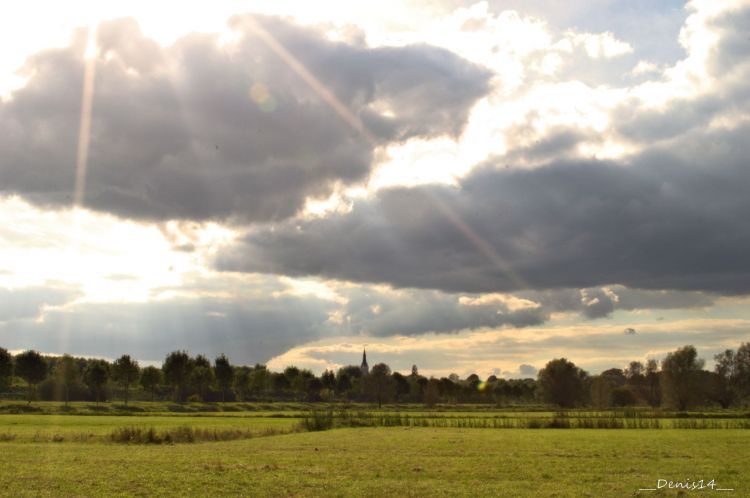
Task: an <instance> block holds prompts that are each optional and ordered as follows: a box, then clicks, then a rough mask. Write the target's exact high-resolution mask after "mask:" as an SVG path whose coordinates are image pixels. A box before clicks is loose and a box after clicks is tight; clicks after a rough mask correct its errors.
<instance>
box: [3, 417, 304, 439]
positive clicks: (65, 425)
mask: <svg viewBox="0 0 750 498" xmlns="http://www.w3.org/2000/svg"><path fill="white" fill-rule="evenodd" d="M298 424H299V419H297V418H287V417H283V418H281V417H225V416H174V415H171V414H151V415H138V416H120V415H110V416H98V417H97V416H90V415H37V414H33V415H28V414H27V415H0V440H2V437H3V435H5V436H12V437H13V438H14V439H15V440H16V441H17V442H23V443H29V442H32V443H33V442H41V441H50V440H53V438H56V439H57V440H67V441H91V442H95V441H101V440H104V439H107V438H108V437H109V436H110V434H111V433H112V432H113V431H115V430H117V429H122V428H132V429H141V430H148V429H154V430H155V431H160V432H165V431H169V430H172V429H176V428H178V427H184V426H189V427H190V428H192V429H201V430H219V431H222V430H224V431H226V430H235V431H247V432H251V433H256V434H260V433H262V432H264V431H269V430H273V431H279V432H283V431H289V430H292V429H294V428H296V427H297V426H298Z"/></svg>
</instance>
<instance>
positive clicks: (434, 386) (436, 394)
mask: <svg viewBox="0 0 750 498" xmlns="http://www.w3.org/2000/svg"><path fill="white" fill-rule="evenodd" d="M439 400H440V381H439V380H437V379H435V378H430V380H428V381H427V387H425V390H424V402H425V404H426V405H427V406H429V407H430V408H432V407H434V406H435V405H437V403H438V401H439Z"/></svg>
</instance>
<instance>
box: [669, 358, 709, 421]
mask: <svg viewBox="0 0 750 498" xmlns="http://www.w3.org/2000/svg"><path fill="white" fill-rule="evenodd" d="M703 364H704V362H703V360H701V359H698V353H697V351H696V350H695V347H693V346H685V347H682V348H680V349H678V350H677V351H673V352H671V353H668V354H667V357H666V358H664V359H663V360H662V362H661V391H662V396H663V399H665V400H666V401H668V403H669V404H670V405H672V406H674V407H675V408H677V409H679V410H686V409H687V408H688V407H689V406H690V405H691V404H692V403H694V402H695V401H698V400H700V399H702V395H703V393H702V392H700V391H701V389H702V386H701V382H700V380H701V375H700V373H701V371H702V370H703Z"/></svg>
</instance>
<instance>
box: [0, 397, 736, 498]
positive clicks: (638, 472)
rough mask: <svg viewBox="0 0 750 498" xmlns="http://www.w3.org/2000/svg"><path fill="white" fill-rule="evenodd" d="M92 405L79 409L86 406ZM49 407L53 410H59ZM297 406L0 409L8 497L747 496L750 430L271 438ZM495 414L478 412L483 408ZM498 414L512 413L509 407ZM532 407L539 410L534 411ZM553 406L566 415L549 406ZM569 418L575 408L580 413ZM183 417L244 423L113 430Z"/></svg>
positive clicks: (0, 466) (296, 421)
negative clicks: (121, 411)
mask: <svg viewBox="0 0 750 498" xmlns="http://www.w3.org/2000/svg"><path fill="white" fill-rule="evenodd" d="M87 407H88V405H77V406H76V405H74V406H73V408H75V411H77V412H84V413H87ZM44 408H45V409H46V410H47V412H49V411H55V410H54V408H55V407H49V406H47V407H44ZM270 408H273V407H270ZM301 408H302V407H299V406H297V407H295V406H285V407H283V409H280V410H277V411H274V410H272V409H269V407H264V408H263V409H262V410H248V411H234V410H232V411H226V412H224V411H208V412H203V413H195V412H192V411H190V412H187V413H178V414H176V413H173V412H169V411H161V412H159V411H150V412H145V411H144V412H138V414H136V415H130V416H127V415H101V414H100V415H91V414H89V415H81V414H76V415H62V414H39V413H32V414H1V415H0V479H2V481H1V482H2V483H3V490H2V491H1V492H0V494H2V495H3V496H55V497H58V496H508V497H536V496H557V497H586V496H590V497H609V496H612V497H619V496H689V495H704V496H712V495H715V494H718V496H750V430H747V429H704V430H691V429H669V428H665V429H635V430H632V429H490V428H474V429H470V428H455V427H410V426H398V427H358V428H339V429H333V430H326V431H321V432H294V433H286V434H276V435H269V432H268V431H269V430H271V431H275V432H276V433H279V432H289V431H298V430H299V426H300V420H301V419H300V418H299V417H301V416H302V415H303V414H304V410H302V409H301ZM386 411H390V412H392V411H393V409H390V408H389V409H388V410H386ZM446 411H447V412H448V413H446ZM410 413H411V415H414V414H417V415H419V416H420V417H428V418H431V419H441V417H445V418H451V419H455V417H456V416H457V413H458V412H452V411H450V410H443V411H431V410H424V409H423V408H422V410H421V411H418V410H416V409H414V410H412V411H411V412H410ZM460 413H462V414H463V416H464V417H471V416H472V415H478V412H474V411H467V410H466V409H465V408H464V411H463V412H460ZM488 413H489V412H488V411H483V412H482V413H481V414H479V415H481V417H487V416H488ZM492 413H494V416H497V417H500V416H505V415H508V412H506V411H498V410H495V411H494V412H492ZM588 413H593V412H588ZM531 414H533V416H538V415H539V412H531ZM513 415H514V416H519V415H518V413H513ZM548 415H549V414H548ZM555 415H557V416H559V415H560V414H554V413H552V415H549V416H555ZM601 415H602V416H605V415H606V416H611V414H606V413H604V414H601ZM695 415H699V414H695ZM724 415H727V414H724ZM741 415H743V414H739V413H737V414H733V415H732V416H741ZM529 416H531V415H529ZM571 416H579V417H580V416H581V413H575V414H571ZM184 426H188V427H192V428H201V429H214V430H217V431H223V430H231V429H236V430H243V431H245V433H244V434H246V436H245V437H243V438H242V439H237V440H233V441H218V442H195V443H182V444H123V443H116V442H112V441H111V440H110V439H109V438H108V435H109V434H111V433H112V431H114V430H116V429H118V428H123V427H140V428H144V429H145V428H151V427H153V428H155V429H156V430H158V431H160V430H170V429H174V428H178V427H184ZM248 434H249V435H248ZM658 479H666V480H672V481H682V482H684V481H685V480H687V479H689V480H690V481H698V480H699V479H704V480H705V481H706V482H708V481H709V480H711V479H714V480H715V482H716V484H717V487H722V488H732V489H734V490H735V491H734V492H724V493H718V492H716V491H711V490H710V489H704V490H694V491H685V490H659V491H641V492H639V491H638V490H639V488H654V487H656V485H657V480H658Z"/></svg>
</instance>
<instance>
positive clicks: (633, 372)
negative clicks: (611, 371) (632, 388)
mask: <svg viewBox="0 0 750 498" xmlns="http://www.w3.org/2000/svg"><path fill="white" fill-rule="evenodd" d="M645 371H646V370H645V368H644V366H643V363H641V362H640V361H631V362H630V364H629V365H628V367H627V368H626V369H625V377H626V378H627V379H628V384H632V385H640V384H642V383H643V380H644V377H643V374H644V373H645Z"/></svg>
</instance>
